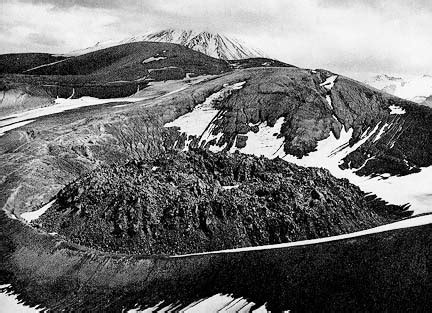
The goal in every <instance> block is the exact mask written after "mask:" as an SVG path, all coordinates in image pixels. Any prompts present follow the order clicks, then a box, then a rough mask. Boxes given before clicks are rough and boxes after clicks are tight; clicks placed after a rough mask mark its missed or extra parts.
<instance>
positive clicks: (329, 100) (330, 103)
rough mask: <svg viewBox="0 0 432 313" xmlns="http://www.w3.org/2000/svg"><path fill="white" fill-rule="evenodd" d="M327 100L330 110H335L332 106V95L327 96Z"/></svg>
mask: <svg viewBox="0 0 432 313" xmlns="http://www.w3.org/2000/svg"><path fill="white" fill-rule="evenodd" d="M326 100H327V103H328V105H329V106H330V109H332V110H333V104H332V101H331V97H330V95H326Z"/></svg>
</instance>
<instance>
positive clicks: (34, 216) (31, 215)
mask: <svg viewBox="0 0 432 313" xmlns="http://www.w3.org/2000/svg"><path fill="white" fill-rule="evenodd" d="M54 202H55V200H52V201H51V202H48V203H47V204H45V205H44V206H43V207H41V208H40V209H39V210H36V211H33V212H26V213H23V214H21V218H23V219H25V220H26V221H27V222H29V223H30V222H31V221H34V220H36V219H38V218H39V217H40V216H41V215H42V214H44V213H45V212H46V211H47V210H48V209H49V208H50V207H51V206H52V205H53V204H54Z"/></svg>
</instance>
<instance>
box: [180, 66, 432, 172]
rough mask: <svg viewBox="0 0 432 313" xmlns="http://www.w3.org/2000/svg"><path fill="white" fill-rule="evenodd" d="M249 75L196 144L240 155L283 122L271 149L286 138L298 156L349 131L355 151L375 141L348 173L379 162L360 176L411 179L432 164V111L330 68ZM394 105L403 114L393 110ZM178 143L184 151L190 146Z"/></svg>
mask: <svg viewBox="0 0 432 313" xmlns="http://www.w3.org/2000/svg"><path fill="white" fill-rule="evenodd" d="M247 71H248V72H249V73H251V75H250V77H249V79H248V80H247V81H246V83H245V85H244V86H243V88H242V89H240V90H238V91H237V92H236V93H234V94H233V95H232V96H231V97H228V98H226V99H222V100H221V101H218V102H217V103H215V104H214V105H213V108H214V109H217V110H219V113H218V115H217V118H215V119H214V120H213V121H212V122H211V124H209V125H208V127H207V128H206V129H208V130H209V132H210V135H211V136H209V138H210V140H206V139H207V138H204V137H203V136H201V137H200V138H198V139H199V140H195V141H194V140H192V146H196V145H199V146H201V147H205V148H211V147H213V148H215V149H218V150H221V149H223V150H226V151H229V150H231V151H232V150H233V149H232V148H233V147H236V148H242V147H244V146H247V145H248V139H247V137H248V136H249V135H250V134H251V133H258V131H259V126H260V125H261V126H262V125H266V126H268V127H270V128H272V127H273V126H274V125H275V124H276V122H277V121H278V120H282V125H281V127H280V129H275V130H274V140H273V143H269V144H275V143H277V144H279V141H280V140H277V139H280V138H281V139H283V142H282V144H283V151H284V152H285V154H289V155H293V156H295V157H298V158H302V157H304V156H307V155H308V154H309V153H311V152H313V151H315V149H316V148H317V145H318V142H319V141H321V140H324V139H326V138H328V137H329V136H330V133H333V135H334V136H335V137H336V138H339V136H340V133H341V132H342V130H344V131H348V130H350V131H352V135H351V138H350V141H349V143H348V145H349V146H353V145H354V144H356V143H357V142H359V141H360V140H361V139H362V138H364V137H367V140H366V143H363V144H362V146H361V147H360V148H359V149H356V151H354V152H352V153H350V154H349V155H348V156H347V157H346V158H345V159H344V160H343V162H342V164H341V167H342V168H353V169H359V168H360V167H362V165H363V164H365V162H366V160H368V159H370V158H371V157H374V160H373V161H372V162H370V163H369V162H368V164H367V165H366V166H364V167H363V168H362V169H361V171H359V172H358V174H359V175H375V174H382V173H390V174H391V175H406V174H410V173H415V172H418V171H419V167H424V166H430V165H432V142H431V140H430V138H432V128H431V127H429V125H430V123H431V121H432V111H431V109H430V108H427V107H424V106H420V105H417V104H415V103H412V102H409V101H406V100H403V99H400V98H396V97H394V96H391V95H388V94H385V93H383V92H380V91H378V90H375V89H372V88H369V87H368V86H366V85H364V84H361V83H358V82H356V81H354V80H351V79H349V78H346V77H343V76H338V75H335V74H333V73H330V72H328V71H325V70H313V71H311V70H304V69H298V68H268V69H260V70H253V69H249V70H247ZM332 79H334V81H333V82H330V81H329V83H328V85H325V84H326V81H327V80H332ZM392 108H396V110H399V111H401V113H399V114H395V113H393V109H392ZM198 137H199V136H198ZM187 139H188V140H190V138H187ZM177 145H178V148H180V149H182V148H183V146H184V142H182V141H179V142H178V143H177ZM278 148H279V147H274V151H276V150H278ZM234 150H235V149H234ZM280 150H281V149H280ZM281 151H282V150H281ZM281 155H282V156H283V154H282V152H281Z"/></svg>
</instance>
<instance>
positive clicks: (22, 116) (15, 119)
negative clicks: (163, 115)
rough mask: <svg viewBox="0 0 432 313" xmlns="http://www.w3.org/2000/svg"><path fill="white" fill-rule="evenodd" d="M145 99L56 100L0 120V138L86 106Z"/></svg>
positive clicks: (85, 98) (88, 98)
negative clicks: (31, 124) (37, 122)
mask: <svg viewBox="0 0 432 313" xmlns="http://www.w3.org/2000/svg"><path fill="white" fill-rule="evenodd" d="M143 99H145V98H112V99H98V98H93V97H82V98H79V99H65V98H57V99H56V100H55V104H54V105H51V106H48V107H43V108H37V109H33V110H28V111H25V112H22V113H18V114H14V115H11V116H6V117H5V118H3V119H2V120H0V136H2V135H4V133H6V132H7V131H10V130H13V129H16V128H18V127H21V126H24V125H26V124H29V123H31V122H34V121H35V120H36V119H37V118H39V117H42V116H46V115H51V114H56V113H60V112H64V111H68V110H73V109H77V108H81V107H86V106H93V105H99V104H105V103H110V102H111V103H112V102H137V101H141V100H143Z"/></svg>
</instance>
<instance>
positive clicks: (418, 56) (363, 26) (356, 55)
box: [0, 0, 432, 78]
mask: <svg viewBox="0 0 432 313" xmlns="http://www.w3.org/2000/svg"><path fill="white" fill-rule="evenodd" d="M169 27H174V28H181V29H197V30H201V29H202V30H208V31H212V32H221V33H224V34H226V35H233V36H235V37H237V38H240V39H242V40H243V41H245V42H247V43H249V44H251V45H252V46H254V47H257V48H259V49H261V50H263V51H265V52H266V53H267V54H268V55H269V56H271V57H273V58H277V59H280V60H282V61H285V62H287V63H291V64H294V65H297V66H301V67H308V68H325V69H329V70H332V71H335V72H338V73H342V74H347V75H350V76H354V77H356V78H360V77H362V76H365V75H366V74H369V73H388V74H399V75H423V74H432V57H431V53H432V1H430V0H264V1H258V0H206V1H203V0H182V1H180V0H163V1H162V0H160V1H158V0H152V1H148V0H142V1H139V0H123V1H114V0H105V1H102V0H21V1H14V0H1V1H0V53H9V52H54V53H61V52H68V51H71V50H75V49H81V48H85V47H88V46H92V45H94V44H95V43H96V42H98V41H105V40H109V39H123V38H127V37H129V36H131V35H136V34H142V33H145V32H147V31H149V30H160V29H165V28H169Z"/></svg>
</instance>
